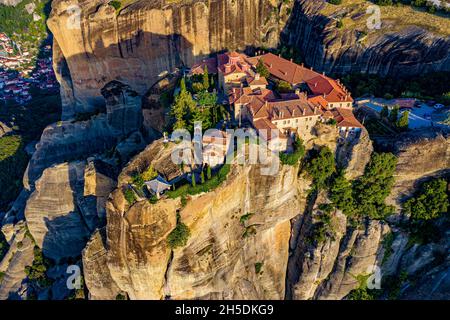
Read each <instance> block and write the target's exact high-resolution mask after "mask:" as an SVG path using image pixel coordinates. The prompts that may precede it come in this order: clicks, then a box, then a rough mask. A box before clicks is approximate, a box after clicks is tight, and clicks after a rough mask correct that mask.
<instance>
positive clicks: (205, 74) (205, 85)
mask: <svg viewBox="0 0 450 320" xmlns="http://www.w3.org/2000/svg"><path fill="white" fill-rule="evenodd" d="M203 88H204V89H205V90H208V89H209V73H208V67H207V66H205V70H204V71H203Z"/></svg>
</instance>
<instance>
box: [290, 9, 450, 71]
mask: <svg viewBox="0 0 450 320" xmlns="http://www.w3.org/2000/svg"><path fill="white" fill-rule="evenodd" d="M357 2H358V3H360V5H359V6H358V5H354V6H352V5H347V4H346V5H345V6H344V5H342V6H332V5H326V4H325V2H324V1H322V0H298V1H296V3H295V7H294V10H293V14H292V16H291V18H290V19H289V22H288V24H287V27H286V30H285V31H284V33H283V35H282V39H283V42H284V43H285V44H288V45H291V46H294V47H295V48H297V49H299V51H300V52H301V53H303V55H304V58H305V61H306V63H307V64H309V65H311V66H313V67H314V68H315V69H318V70H322V71H325V72H327V73H337V74H346V73H349V72H363V73H371V74H378V75H381V76H407V75H420V74H422V73H425V72H431V71H449V70H450V54H449V52H450V38H449V36H448V30H449V29H448V28H449V25H450V22H449V21H448V19H445V18H443V19H442V20H439V22H438V23H439V24H444V25H446V27H445V26H443V28H442V29H443V30H447V34H444V35H442V34H439V33H435V32H433V31H430V30H426V29H423V28H421V27H416V26H414V23H415V22H416V21H418V20H426V19H428V20H430V19H432V18H433V16H432V15H429V16H426V15H422V14H421V13H414V11H413V9H409V8H406V9H405V10H410V11H411V15H414V14H415V16H414V17H408V19H411V18H412V19H416V20H407V21H405V20H402V19H401V18H400V17H398V16H397V17H391V16H390V15H388V14H386V11H388V10H396V9H392V8H386V10H384V9H383V11H382V15H381V17H380V18H381V23H382V25H381V29H379V30H369V29H368V28H367V26H366V21H367V20H368V18H369V17H370V14H366V10H367V7H368V6H369V5H370V4H372V3H370V2H369V1H357ZM325 6H328V7H332V8H334V9H333V10H331V11H330V9H328V10H329V11H330V12H328V11H327V12H325V11H324V10H325V9H324V8H325ZM408 12H409V11H408ZM401 14H402V13H401V12H399V15H401ZM341 19H342V20H343V22H344V27H343V28H342V29H339V28H337V27H336V23H337V20H341ZM353 25H360V26H361V27H360V28H355V27H353ZM430 27H431V28H432V27H433V26H430ZM358 29H360V30H358ZM365 33H367V35H366V34H365Z"/></svg>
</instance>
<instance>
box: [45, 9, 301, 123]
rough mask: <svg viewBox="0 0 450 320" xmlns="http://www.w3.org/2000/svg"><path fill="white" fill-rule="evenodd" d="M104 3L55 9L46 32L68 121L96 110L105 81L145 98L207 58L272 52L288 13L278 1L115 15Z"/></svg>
mask: <svg viewBox="0 0 450 320" xmlns="http://www.w3.org/2000/svg"><path fill="white" fill-rule="evenodd" d="M107 3H108V1H106V0H95V1H91V0H89V1H87V0H70V1H60V0H57V1H53V3H52V13H51V16H50V19H49V21H48V26H49V28H50V30H51V31H52V33H53V35H54V37H55V44H54V46H55V48H56V50H55V57H54V58H55V59H54V60H55V69H56V70H57V73H58V77H59V79H60V81H61V82H62V92H63V97H64V102H65V104H66V109H65V110H64V112H63V115H64V116H65V117H67V118H70V117H71V116H73V114H74V113H76V112H83V111H90V110H92V109H94V108H96V107H99V106H101V105H102V104H103V101H102V99H101V95H100V89H101V88H102V87H103V86H104V85H105V84H106V83H107V82H109V81H112V80H119V81H122V82H124V83H126V84H129V85H130V86H131V87H132V88H134V89H135V90H137V92H138V93H139V94H144V93H145V92H146V91H147V90H148V89H149V88H150V86H151V85H153V84H154V83H155V82H156V81H158V80H159V79H160V78H161V76H163V75H165V74H166V73H167V72H169V73H170V72H173V71H174V70H175V68H177V67H182V66H184V65H185V66H190V65H192V64H193V63H194V62H196V61H200V60H201V59H202V58H204V57H206V56H207V55H208V54H210V53H212V52H218V51H221V50H224V49H228V50H231V49H241V50H244V49H246V48H247V47H259V46H265V47H275V46H277V44H278V40H279V34H280V32H281V30H282V28H283V27H284V22H285V21H286V20H287V17H288V8H289V7H290V6H292V4H291V3H285V2H284V1H278V0H238V1H228V0H213V1H206V0H192V1H183V2H180V3H177V2H174V1H170V2H169V1H167V4H164V1H143V0H137V1H134V2H133V3H132V4H131V5H129V6H127V7H125V8H122V9H121V10H120V13H118V12H116V10H115V9H114V8H113V7H112V6H110V5H108V4H107Z"/></svg>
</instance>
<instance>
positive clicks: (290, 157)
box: [280, 138, 305, 166]
mask: <svg viewBox="0 0 450 320" xmlns="http://www.w3.org/2000/svg"><path fill="white" fill-rule="evenodd" d="M304 155H305V147H304V145H303V141H302V140H301V139H299V138H297V139H296V140H295V143H294V152H293V153H284V152H282V153H280V161H281V163H282V164H284V165H289V166H295V165H296V164H298V162H299V161H300V160H301V159H302V158H303V156H304Z"/></svg>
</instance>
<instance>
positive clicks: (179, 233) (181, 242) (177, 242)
mask: <svg viewBox="0 0 450 320" xmlns="http://www.w3.org/2000/svg"><path fill="white" fill-rule="evenodd" d="M190 236H191V231H190V230H189V228H188V226H187V225H185V224H184V223H182V222H181V218H180V215H179V214H177V225H176V227H175V229H173V230H172V232H171V233H170V234H169V236H168V237H167V244H168V245H169V247H170V248H171V249H176V248H179V247H184V246H185V245H186V244H187V241H188V239H189V237H190Z"/></svg>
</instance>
